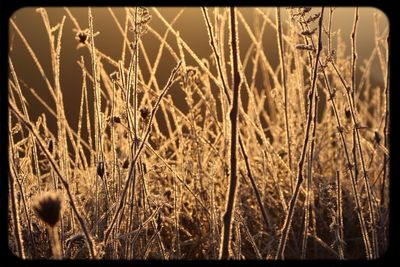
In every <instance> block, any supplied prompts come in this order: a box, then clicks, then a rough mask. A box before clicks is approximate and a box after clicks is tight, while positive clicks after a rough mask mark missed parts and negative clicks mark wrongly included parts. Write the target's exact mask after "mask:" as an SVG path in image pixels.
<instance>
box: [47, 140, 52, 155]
mask: <svg viewBox="0 0 400 267" xmlns="http://www.w3.org/2000/svg"><path fill="white" fill-rule="evenodd" d="M47 148H48V150H49V151H50V153H53V150H54V144H53V139H50V140H49V143H48V147H47Z"/></svg>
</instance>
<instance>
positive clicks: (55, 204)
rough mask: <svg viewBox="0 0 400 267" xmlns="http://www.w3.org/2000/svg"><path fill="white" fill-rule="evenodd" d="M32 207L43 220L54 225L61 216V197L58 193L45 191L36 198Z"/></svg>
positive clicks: (51, 225)
mask: <svg viewBox="0 0 400 267" xmlns="http://www.w3.org/2000/svg"><path fill="white" fill-rule="evenodd" d="M33 209H34V211H35V212H36V214H37V216H38V217H39V218H40V219H41V220H42V221H43V222H45V223H46V224H47V225H49V226H50V227H54V226H55V225H56V224H57V223H58V221H60V218H61V209H62V201H61V197H60V195H59V194H58V193H55V192H46V193H44V194H43V195H42V196H40V197H38V198H37V199H36V201H35V202H34V204H33Z"/></svg>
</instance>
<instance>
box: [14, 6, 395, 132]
mask: <svg viewBox="0 0 400 267" xmlns="http://www.w3.org/2000/svg"><path fill="white" fill-rule="evenodd" d="M181 9H182V8H159V11H160V13H161V14H163V15H164V17H165V18H166V19H167V20H168V21H169V22H170V21H171V20H172V19H173V17H175V15H176V14H177V13H178V12H179V11H180V10H181ZM239 9H240V11H241V12H243V14H244V16H245V18H246V20H247V21H248V23H249V24H250V25H253V21H254V19H253V17H254V14H255V12H256V11H255V10H254V8H239ZM46 10H47V12H48V16H49V19H50V23H51V26H55V25H56V24H57V23H59V22H61V20H62V17H63V16H64V15H66V16H67V14H66V12H65V10H64V9H63V8H46ZM70 10H71V12H72V14H73V15H74V16H75V17H76V19H77V20H78V22H79V24H80V26H81V28H83V29H84V28H88V16H87V12H88V9H87V8H70ZM113 10H114V12H115V14H116V15H117V17H118V19H119V21H120V23H121V24H122V25H124V18H125V12H124V10H123V9H122V8H113ZM212 10H213V9H212V8H210V9H209V15H210V17H211V18H212V21H213V12H212ZM263 10H264V12H265V13H267V12H269V14H270V16H271V19H272V20H273V21H275V10H274V8H263ZM92 12H93V16H94V30H95V31H99V32H100V35H98V36H97V37H96V38H95V44H96V47H97V48H98V49H99V50H100V51H102V52H103V53H105V54H107V55H108V56H110V57H111V58H113V59H114V60H116V61H117V60H119V59H120V57H121V49H122V42H123V38H122V36H121V34H120V31H119V30H118V28H117V26H116V24H115V22H114V20H113V19H112V16H111V14H110V12H109V11H108V10H107V8H93V9H92ZM374 12H377V13H380V14H381V16H380V20H379V22H380V26H381V27H380V29H379V31H380V32H382V31H383V30H384V29H385V28H386V27H387V26H388V21H387V19H386V16H385V15H384V14H383V13H382V12H381V11H380V10H377V9H375V8H360V9H359V14H360V18H359V25H358V32H357V51H358V56H359V57H358V63H359V64H360V63H362V62H363V61H364V60H365V59H366V58H368V57H369V55H370V54H371V52H372V49H373V48H374V46H375V42H374V27H373V14H374ZM150 14H151V15H152V19H151V21H150V25H151V27H153V28H154V29H155V30H156V31H157V32H159V34H160V35H161V36H163V35H164V33H165V31H166V27H165V25H164V24H163V23H162V22H161V20H160V19H159V18H158V17H157V16H156V15H155V14H153V12H152V10H151V9H150ZM328 14H329V9H326V11H325V19H327V17H328ZM282 15H283V21H286V18H287V15H288V12H287V11H286V9H285V8H282ZM11 18H12V19H13V20H14V21H15V23H16V24H17V25H18V27H19V28H20V30H21V31H22V33H23V34H24V35H25V38H26V39H27V40H28V42H29V43H30V45H31V47H32V49H33V50H34V51H35V53H36V55H37V57H38V59H39V61H40V62H41V64H42V66H43V68H44V70H45V72H46V74H47V75H48V77H52V71H51V58H50V47H49V41H48V36H47V33H46V31H45V27H44V23H43V20H42V17H41V15H40V14H39V13H38V12H36V8H31V7H29V8H23V9H20V10H18V11H16V12H15V13H14V14H13V15H12V17H11ZM353 20H354V8H336V10H335V12H334V17H333V27H332V30H333V31H336V30H337V29H341V33H342V37H343V38H344V39H345V40H347V42H348V45H347V50H346V52H347V53H350V46H349V45H350V42H349V41H350V32H351V30H352V26H353ZM73 28H74V26H73V23H72V21H71V20H70V18H69V17H68V16H67V18H66V20H65V25H64V30H63V35H62V48H61V67H60V73H61V88H62V92H63V95H64V105H65V107H66V116H67V119H68V120H69V121H70V124H71V126H72V127H73V128H75V127H76V125H77V122H78V113H79V101H80V97H81V83H82V78H81V76H82V74H81V69H80V67H79V66H78V64H77V61H78V60H79V59H80V57H81V56H84V59H85V62H86V65H87V67H88V70H89V71H90V70H91V68H90V55H89V53H88V51H87V49H86V48H80V49H77V44H78V42H77V40H76V39H75V34H76V33H75V32H74V31H73ZM174 29H175V30H177V31H179V32H180V35H181V37H182V38H183V39H184V40H185V42H186V43H187V44H188V45H189V46H190V47H191V48H192V50H193V51H194V52H195V53H196V54H197V55H198V56H199V57H200V58H207V59H208V60H210V55H212V50H211V48H210V45H209V41H208V35H207V29H206V25H205V22H204V19H203V15H202V12H201V9H200V8H192V7H190V8H184V12H183V14H182V15H181V17H180V18H179V19H178V21H177V22H176V23H175V24H174ZM239 38H240V49H241V59H242V60H243V58H244V54H245V53H246V51H247V48H248V47H249V45H250V39H249V37H248V34H247V33H246V31H245V30H244V28H243V26H241V23H240V22H239ZM167 41H168V43H169V44H171V46H172V47H173V48H174V50H175V51H176V52H177V53H178V50H177V45H176V38H175V37H174V36H173V35H172V34H169V38H168V39H167ZM334 41H335V40H334ZM142 42H143V44H144V45H145V47H146V49H147V52H148V55H149V59H150V62H151V64H153V63H154V60H155V57H156V54H157V51H158V49H159V46H160V42H159V41H158V39H156V38H155V37H154V36H153V35H152V34H151V33H147V34H145V35H144V36H143V39H142ZM263 45H264V49H265V54H266V56H267V58H268V60H269V61H270V63H271V65H272V67H274V68H276V66H277V64H278V51H277V41H276V31H275V30H274V29H273V28H272V27H271V26H270V25H267V27H266V31H265V34H264V36H263ZM9 47H10V51H9V55H10V57H11V58H12V60H13V64H14V67H15V70H16V72H17V75H18V76H19V78H21V82H22V83H26V84H27V85H28V86H29V87H31V88H34V89H35V90H36V92H37V93H38V94H39V95H40V96H41V97H43V98H44V99H50V98H49V97H50V95H49V93H48V89H47V87H46V85H45V82H44V81H43V79H42V77H41V76H40V73H39V71H38V69H37V67H36V66H35V64H34V62H33V60H32V59H31V57H30V55H29V53H28V52H27V49H26V48H25V46H24V45H23V43H22V41H21V39H20V38H19V36H18V35H17V34H16V33H15V31H14V29H13V27H12V26H11V24H10V33H9ZM190 58H191V57H190V56H188V55H186V59H187V61H188V64H189V65H190V64H193V65H195V64H194V61H191V60H190ZM377 63H378V62H374V64H373V71H372V73H373V75H374V77H373V78H374V79H375V80H376V82H377V83H382V81H381V77H382V75H381V73H380V69H379V67H378V64H377ZM105 65H106V66H107V67H106V69H107V70H109V73H112V72H113V71H114V70H116V69H115V68H113V67H111V66H108V64H105ZM174 66H175V62H174V60H173V58H172V57H171V56H170V55H169V52H167V51H164V53H163V57H162V59H161V62H160V66H159V70H158V72H157V74H156V77H157V79H158V81H159V85H160V87H162V86H163V85H164V84H165V81H166V79H167V78H168V76H169V74H170V71H171V69H172V68H173V67H174ZM141 68H142V70H143V71H145V70H146V69H147V67H146V65H145V63H144V60H142V59H141ZM212 70H213V71H212V72H213V73H215V74H216V73H217V72H216V70H215V68H214V67H213V68H212ZM146 82H147V80H146ZM50 83H53V80H52V79H50ZM88 88H89V91H91V90H90V88H91V83H90V82H89V83H88ZM22 89H23V94H24V95H25V96H26V98H27V100H28V103H29V108H28V109H29V110H30V111H31V112H32V114H31V115H32V117H31V118H32V119H34V120H36V119H37V116H38V115H39V114H41V113H43V112H45V113H47V112H46V111H45V109H44V108H43V107H42V105H41V104H40V103H39V102H38V101H37V100H36V99H34V98H33V96H32V95H31V93H30V92H29V91H28V89H27V88H25V87H23V88H22ZM170 91H171V92H172V94H175V95H174V97H175V98H178V99H179V98H180V97H182V96H183V95H182V92H180V90H173V88H172V89H171V90H170ZM174 92H175V93H174ZM49 104H50V106H51V107H52V108H54V109H55V106H54V103H53V101H50V103H49ZM47 118H48V122H49V123H50V126H51V125H54V124H55V120H54V118H51V117H50V115H48V116H47Z"/></svg>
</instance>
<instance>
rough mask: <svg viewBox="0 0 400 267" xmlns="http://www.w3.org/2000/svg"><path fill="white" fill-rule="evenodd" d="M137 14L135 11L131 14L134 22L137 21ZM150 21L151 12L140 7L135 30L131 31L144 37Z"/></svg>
mask: <svg viewBox="0 0 400 267" xmlns="http://www.w3.org/2000/svg"><path fill="white" fill-rule="evenodd" d="M135 12H136V10H135V9H133V10H132V12H131V16H132V20H133V21H135ZM150 20H151V15H150V12H149V10H148V9H147V8H145V7H138V10H137V18H136V22H135V28H134V29H130V30H131V31H134V32H135V33H136V34H138V35H142V34H144V33H146V32H147V27H148V24H149V22H150Z"/></svg>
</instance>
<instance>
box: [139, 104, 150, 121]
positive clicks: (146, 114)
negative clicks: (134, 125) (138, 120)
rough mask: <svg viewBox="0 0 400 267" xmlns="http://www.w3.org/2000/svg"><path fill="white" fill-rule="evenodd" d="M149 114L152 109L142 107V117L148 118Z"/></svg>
mask: <svg viewBox="0 0 400 267" xmlns="http://www.w3.org/2000/svg"><path fill="white" fill-rule="evenodd" d="M149 114H150V111H149V109H148V108H147V107H142V108H141V109H140V116H141V117H142V119H143V120H147V118H148V116H149Z"/></svg>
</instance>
